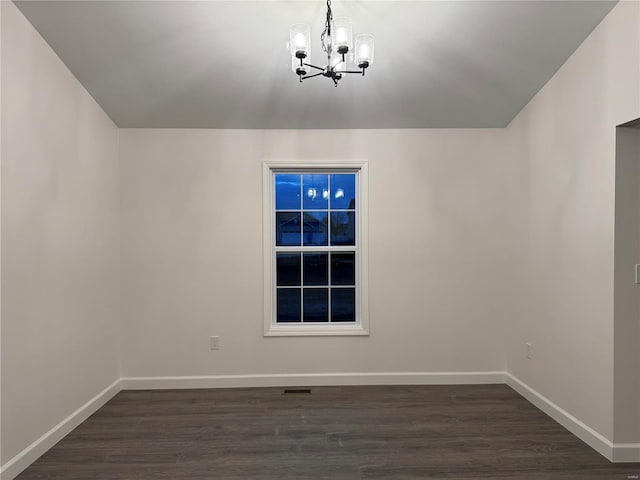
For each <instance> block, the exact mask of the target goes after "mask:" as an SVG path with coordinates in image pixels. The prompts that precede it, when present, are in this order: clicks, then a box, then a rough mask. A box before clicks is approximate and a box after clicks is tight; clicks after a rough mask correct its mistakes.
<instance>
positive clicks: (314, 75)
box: [300, 72, 323, 80]
mask: <svg viewBox="0 0 640 480" xmlns="http://www.w3.org/2000/svg"><path fill="white" fill-rule="evenodd" d="M322 74H323V72H320V73H314V74H313V75H307V76H306V77H300V80H306V79H307V78H313V77H317V76H319V75H322Z"/></svg>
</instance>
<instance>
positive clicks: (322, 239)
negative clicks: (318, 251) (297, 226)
mask: <svg viewBox="0 0 640 480" xmlns="http://www.w3.org/2000/svg"><path fill="white" fill-rule="evenodd" d="M327 235H328V233H327V212H305V213H304V244H305V245H326V244H327Z"/></svg>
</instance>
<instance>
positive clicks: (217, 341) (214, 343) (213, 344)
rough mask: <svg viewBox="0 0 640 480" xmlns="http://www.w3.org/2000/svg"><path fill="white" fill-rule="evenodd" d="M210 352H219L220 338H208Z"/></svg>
mask: <svg viewBox="0 0 640 480" xmlns="http://www.w3.org/2000/svg"><path fill="white" fill-rule="evenodd" d="M209 342H210V344H211V350H220V337H209Z"/></svg>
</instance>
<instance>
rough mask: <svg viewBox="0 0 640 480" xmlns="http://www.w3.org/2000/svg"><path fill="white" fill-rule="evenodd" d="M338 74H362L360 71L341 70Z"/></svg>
mask: <svg viewBox="0 0 640 480" xmlns="http://www.w3.org/2000/svg"><path fill="white" fill-rule="evenodd" d="M340 73H357V74H358V75H363V74H364V72H363V71H362V70H342V71H341V72H340Z"/></svg>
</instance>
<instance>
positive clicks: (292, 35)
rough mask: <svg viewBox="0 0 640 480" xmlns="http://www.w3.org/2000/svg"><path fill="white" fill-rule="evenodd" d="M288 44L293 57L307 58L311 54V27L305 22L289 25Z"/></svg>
mask: <svg viewBox="0 0 640 480" xmlns="http://www.w3.org/2000/svg"><path fill="white" fill-rule="evenodd" d="M289 45H290V50H291V55H293V57H294V58H307V57H308V56H309V55H310V54H311V27H310V26H309V25H308V24H306V23H296V24H295V25H291V28H290V29H289Z"/></svg>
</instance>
